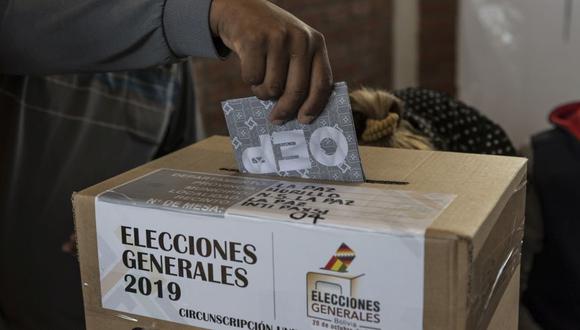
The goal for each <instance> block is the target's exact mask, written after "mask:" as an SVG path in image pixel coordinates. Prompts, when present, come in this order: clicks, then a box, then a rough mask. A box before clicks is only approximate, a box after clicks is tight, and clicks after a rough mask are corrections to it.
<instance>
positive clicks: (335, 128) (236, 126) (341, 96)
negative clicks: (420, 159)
mask: <svg viewBox="0 0 580 330" xmlns="http://www.w3.org/2000/svg"><path fill="white" fill-rule="evenodd" d="M275 105H276V102H275V101H262V100H259V99H258V98H256V97H248V98H241V99H235V100H229V101H225V102H223V103H222V108H223V111H224V114H225V118H226V122H227V125H228V130H229V133H230V138H231V143H232V146H233V149H234V153H235V155H236V160H237V163H238V167H239V170H240V171H241V172H243V173H252V174H269V175H278V176H282V177H301V178H305V179H318V180H331V181H346V182H363V181H364V173H363V169H362V165H361V160H360V156H359V151H358V142H357V137H356V131H355V126H354V120H353V117H352V110H351V107H350V101H349V97H348V87H347V85H346V83H344V82H341V83H337V84H336V85H335V88H334V91H333V92H332V95H331V97H330V100H329V102H328V104H327V105H326V107H325V109H324V111H323V112H322V113H321V115H320V116H319V117H318V118H317V119H316V120H314V121H313V122H312V123H311V124H309V125H303V124H301V123H299V122H298V121H297V120H296V119H295V120H292V121H289V122H287V123H285V124H284V125H274V124H272V123H271V122H270V120H269V114H270V112H271V111H272V109H273V108H274V106H275Z"/></svg>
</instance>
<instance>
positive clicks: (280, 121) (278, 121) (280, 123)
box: [272, 119, 285, 126]
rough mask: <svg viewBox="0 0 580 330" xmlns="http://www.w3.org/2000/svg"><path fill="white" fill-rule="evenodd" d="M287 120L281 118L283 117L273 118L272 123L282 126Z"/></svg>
mask: <svg viewBox="0 0 580 330" xmlns="http://www.w3.org/2000/svg"><path fill="white" fill-rule="evenodd" d="M284 123H285V121H284V120H281V119H272V124H274V125H276V126H282V125H284Z"/></svg>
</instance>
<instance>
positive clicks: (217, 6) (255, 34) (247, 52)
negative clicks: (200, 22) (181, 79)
mask: <svg viewBox="0 0 580 330" xmlns="http://www.w3.org/2000/svg"><path fill="white" fill-rule="evenodd" d="M210 26H211V29H212V32H213V33H214V35H216V36H218V37H219V38H221V40H222V41H223V42H224V44H225V45H226V46H227V47H229V48H230V49H232V50H233V51H234V52H235V53H236V54H237V55H238V57H239V58H240V61H241V71H242V79H243V80H244V82H246V83H248V84H250V85H251V86H252V91H253V92H254V94H255V95H256V96H257V97H258V98H260V99H263V100H268V99H278V103H277V104H276V106H275V107H274V109H273V110H272V113H271V115H270V120H271V121H272V122H273V123H274V124H278V125H280V124H283V123H284V122H286V121H288V120H291V119H293V118H295V117H296V116H297V117H298V120H299V121H300V122H301V123H303V124H308V123H310V122H312V121H313V120H314V119H315V118H316V117H317V116H318V115H319V114H320V112H322V110H324V107H325V106H326V103H327V102H328V98H329V97H330V93H331V92H332V88H333V78H332V70H331V68H330V61H329V59H328V53H327V50H326V43H325V41H324V37H323V35H322V34H321V33H320V32H318V31H316V30H314V29H312V28H311V27H309V26H308V25H306V24H305V23H304V22H302V21H300V20H299V19H298V18H296V17H294V16H293V15H292V14H290V13H288V12H286V11H284V10H283V9H281V8H279V7H277V6H276V5H274V4H272V3H270V2H269V1H266V0H234V1H232V0H213V3H212V9H211V13H210Z"/></svg>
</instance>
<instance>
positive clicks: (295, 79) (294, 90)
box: [270, 31, 312, 125]
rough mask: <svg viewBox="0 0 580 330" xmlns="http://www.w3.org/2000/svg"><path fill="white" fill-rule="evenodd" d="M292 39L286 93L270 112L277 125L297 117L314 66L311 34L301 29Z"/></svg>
mask: <svg viewBox="0 0 580 330" xmlns="http://www.w3.org/2000/svg"><path fill="white" fill-rule="evenodd" d="M292 39H293V40H292V41H291V47H290V52H291V53H290V54H291V55H290V56H291V57H290V64H289V67H288V75H287V77H286V86H285V88H284V93H283V94H282V96H281V97H280V99H279V100H278V103H277V104H276V106H275V107H274V109H273V110H272V113H271V114H270V120H271V121H272V123H274V124H276V125H280V124H283V123H284V122H286V121H289V120H291V119H294V118H295V117H296V114H297V113H298V110H299V108H300V106H301V105H302V103H304V101H305V100H306V99H307V97H308V93H309V90H310V72H311V67H312V49H311V47H310V36H309V35H308V34H307V33H305V32H303V31H299V32H297V33H295V34H294V36H293V37H292Z"/></svg>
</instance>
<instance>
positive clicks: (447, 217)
mask: <svg viewBox="0 0 580 330" xmlns="http://www.w3.org/2000/svg"><path fill="white" fill-rule="evenodd" d="M360 151H361V156H362V160H363V166H364V170H365V173H366V174H367V179H368V180H369V181H370V182H374V183H365V184H363V185H362V186H367V187H377V188H380V189H396V190H407V191H419V192H426V193H432V192H436V193H447V194H453V195H456V198H455V200H454V201H453V202H452V203H451V205H449V207H447V208H446V209H445V210H444V211H443V213H442V214H441V215H439V217H438V218H437V219H435V221H434V222H433V223H432V224H431V226H430V227H429V228H428V229H427V232H426V243H425V244H426V245H425V273H424V277H425V283H424V306H423V312H424V314H423V325H424V328H425V329H486V328H487V327H488V325H489V324H490V322H492V321H493V320H494V319H496V318H497V316H496V314H498V313H500V312H502V313H505V315H507V316H502V318H506V317H509V315H511V314H512V312H513V313H516V312H517V306H514V304H516V302H517V299H515V298H517V295H518V292H517V290H515V291H514V290H513V288H512V287H513V282H514V278H515V277H516V276H517V269H518V268H517V267H518V265H519V255H520V250H519V248H520V242H521V234H522V233H523V230H522V226H523V207H524V204H523V203H524V197H525V189H524V187H525V184H523V182H524V181H523V180H524V178H525V164H526V161H525V160H524V159H519V158H510V157H495V156H479V155H466V154H454V153H440V152H422V151H410V150H400V149H379V148H364V147H363V148H361V150H360ZM159 168H172V169H178V170H186V171H195V172H205V173H218V174H224V173H226V174H227V173H232V170H233V169H235V168H236V163H235V160H234V157H233V153H232V149H231V145H230V142H229V139H227V138H225V137H214V138H210V139H207V140H205V141H202V142H200V143H198V144H196V145H194V146H191V147H188V148H186V149H183V150H181V151H179V152H176V153H174V154H171V155H168V156H166V157H164V158H162V159H159V160H156V161H154V162H151V163H149V164H146V165H144V166H142V167H139V168H136V169H134V170H132V171H129V172H127V173H125V174H123V175H120V176H118V177H115V178H112V179H110V180H108V181H105V182H103V183H101V184H98V185H96V186H93V187H91V188H88V189H86V190H84V191H82V192H80V193H77V194H75V196H74V207H75V219H76V226H77V237H78V244H79V257H80V261H81V275H82V279H83V294H84V300H85V310H86V315H87V326H88V328H89V329H117V328H118V329H132V328H134V327H143V328H148V327H151V328H153V327H154V328H167V329H192V328H191V327H186V326H180V325H177V324H175V323H171V322H165V321H160V320H153V319H148V318H144V317H139V316H134V315H120V313H118V312H113V311H109V310H105V309H102V308H101V297H100V289H99V281H100V278H99V272H98V269H99V266H98V259H97V244H96V233H95V196H96V195H98V194H99V193H101V192H103V191H105V190H107V189H111V188H113V187H115V186H118V185H120V184H122V183H124V182H127V181H130V180H132V179H135V178H137V177H139V176H142V175H144V174H146V173H149V172H151V171H152V170H155V169H159ZM514 274H516V275H514ZM510 288H512V289H510ZM506 295H509V297H507V298H506ZM514 296H515V298H514ZM498 306H499V307H498ZM510 310H511V311H512V312H510ZM506 311H507V312H506ZM513 317H516V316H513ZM506 322H507V321H506ZM505 329H515V328H512V327H511V325H510V326H508V327H506V328H505Z"/></svg>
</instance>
